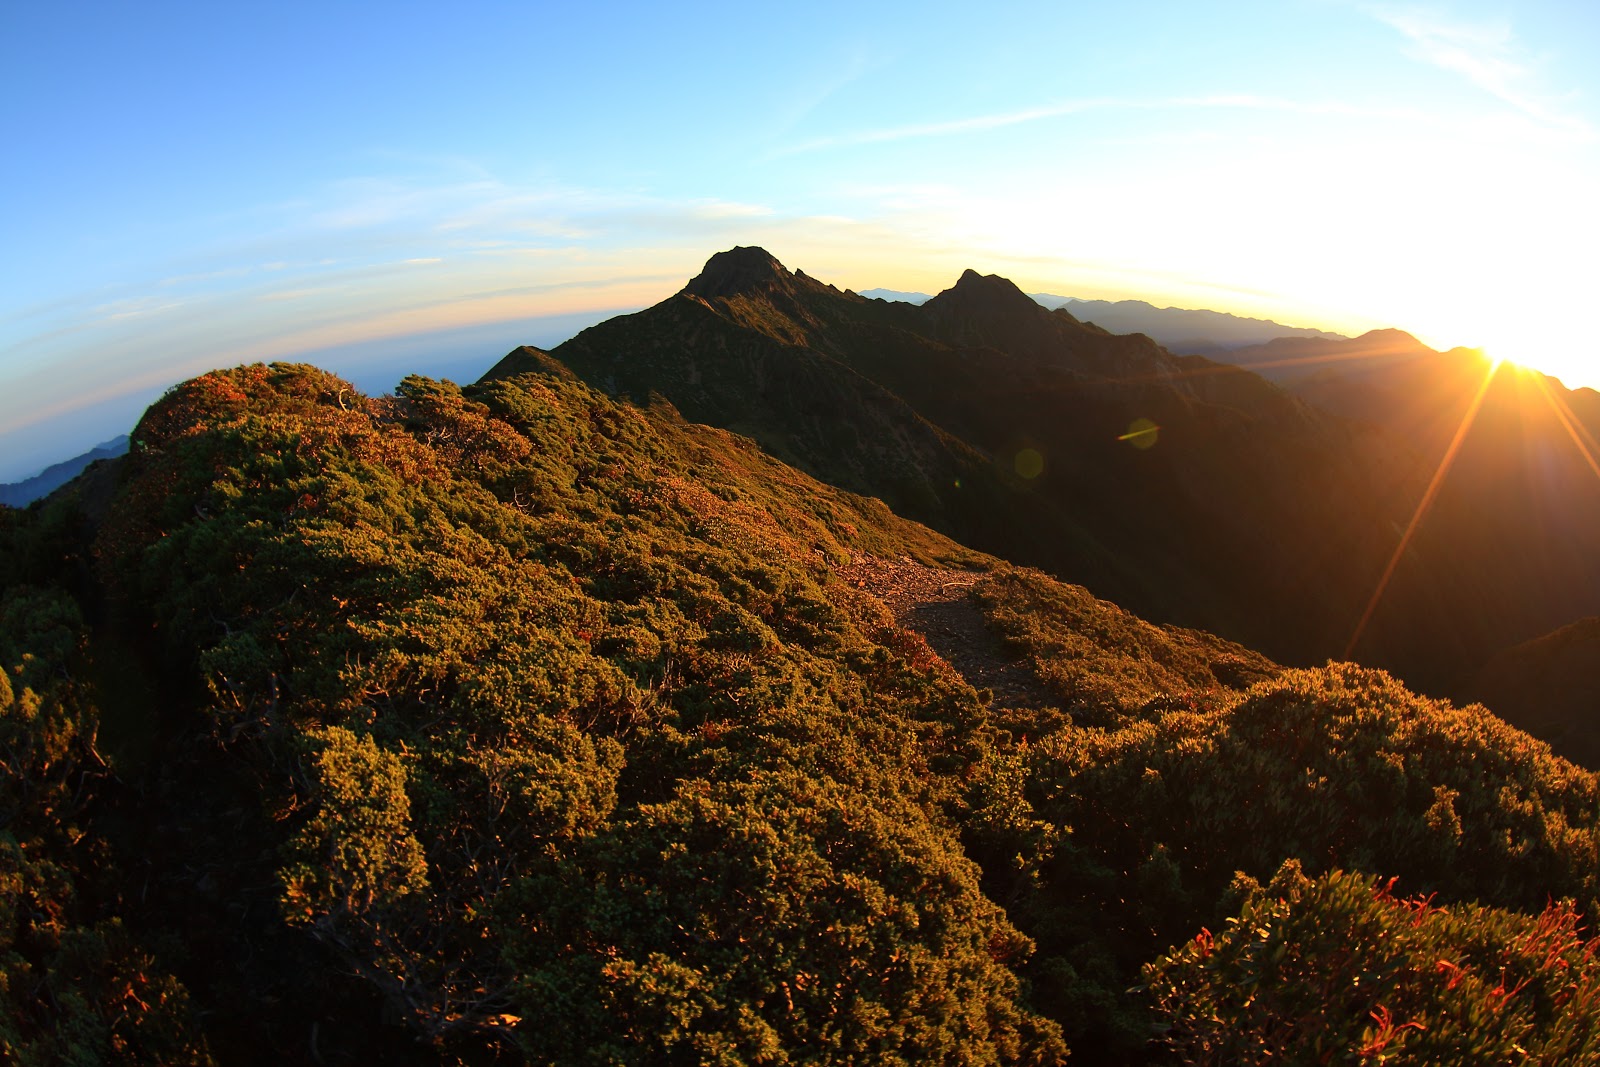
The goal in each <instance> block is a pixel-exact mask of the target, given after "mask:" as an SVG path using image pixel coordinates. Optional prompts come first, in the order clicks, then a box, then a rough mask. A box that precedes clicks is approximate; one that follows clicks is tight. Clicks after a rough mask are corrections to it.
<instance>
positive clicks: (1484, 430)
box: [485, 248, 1600, 692]
mask: <svg viewBox="0 0 1600 1067" xmlns="http://www.w3.org/2000/svg"><path fill="white" fill-rule="evenodd" d="M1275 345H1276V346H1277V347H1276V348H1273V347H1272V346H1268V348H1269V349H1271V352H1272V353H1273V354H1274V358H1275V359H1282V360H1291V359H1292V360H1299V361H1301V362H1299V363H1297V364H1296V366H1297V367H1298V368H1299V370H1297V371H1296V373H1299V374H1306V373H1310V372H1309V371H1307V370H1306V369H1305V368H1306V367H1308V366H1309V367H1311V368H1319V367H1320V368H1324V369H1326V368H1328V367H1332V366H1335V365H1337V366H1338V367H1340V368H1343V370H1344V373H1345V374H1347V375H1348V374H1351V373H1355V372H1354V371H1351V370H1349V367H1350V366H1352V365H1353V366H1356V367H1358V368H1360V372H1361V373H1362V374H1365V375H1368V376H1369V377H1370V376H1373V375H1377V374H1379V372H1380V371H1384V369H1385V368H1387V371H1385V373H1387V374H1388V377H1381V378H1375V379H1374V380H1373V381H1370V382H1367V385H1366V386H1364V387H1363V388H1368V387H1370V388H1368V393H1371V395H1372V396H1377V397H1379V398H1380V401H1381V403H1380V401H1371V402H1363V403H1360V404H1358V403H1357V402H1356V401H1355V400H1350V401H1349V402H1348V403H1344V404H1333V403H1331V402H1329V401H1327V398H1326V396H1324V395H1323V394H1322V393H1318V392H1315V391H1312V392H1307V393H1306V394H1305V395H1304V396H1297V395H1295V394H1294V393H1293V392H1290V391H1286V390H1284V389H1281V388H1277V387H1274V386H1273V385H1271V384H1269V383H1268V382H1266V381H1263V380H1262V379H1261V378H1259V377H1257V376H1255V375H1253V374H1250V373H1246V372H1244V371H1242V370H1241V369H1239V368H1237V367H1234V366H1230V365H1227V364H1221V363H1216V362H1212V361H1210V360H1207V359H1203V358H1201V357H1194V356H1190V357H1176V356H1173V355H1171V354H1170V353H1168V352H1166V351H1165V350H1164V349H1162V348H1160V347H1159V346H1157V345H1155V344H1154V343H1153V342H1152V341H1150V340H1149V339H1148V338H1145V337H1140V336H1116V335H1112V334H1108V333H1107V332H1106V331H1104V330H1101V329H1099V328H1098V327H1094V326H1091V325H1087V324H1085V323H1082V322H1079V321H1078V320H1077V319H1075V318H1074V317H1073V316H1072V315H1071V314H1069V313H1068V312H1067V311H1064V310H1057V311H1048V310H1046V309H1044V308H1041V307H1040V306H1039V305H1038V304H1037V303H1035V302H1034V301H1033V300H1031V299H1030V298H1028V297H1027V296H1026V295H1025V294H1023V293H1022V292H1021V291H1019V290H1018V289H1017V288H1016V287H1015V286H1014V285H1012V284H1011V283H1010V282H1008V281H1006V280H1005V279H1002V278H997V277H994V276H989V277H984V276H981V275H979V274H977V273H976V272H972V271H968V272H967V273H966V274H964V275H963V276H962V277H961V278H960V279H959V280H958V281H957V282H956V284H955V285H954V286H953V287H951V288H950V289H949V290H946V291H945V292H943V293H941V294H939V295H938V296H935V297H933V298H931V299H929V300H928V301H927V302H925V303H924V304H922V305H920V306H918V305H912V304H907V303H897V302H886V301H879V300H868V299H865V298H862V297H859V296H857V295H855V294H853V293H848V292H840V291H839V290H837V289H834V288H833V287H831V286H828V285H825V284H823V283H821V282H819V281H817V280H815V279H812V278H810V277H808V276H806V275H805V274H804V273H802V272H790V271H788V270H787V269H786V268H784V267H783V266H782V265H781V264H779V263H778V262H777V261H776V260H775V259H773V258H772V257H771V256H770V255H768V254H767V253H766V252H764V251H763V250H761V249H758V248H737V249H733V250H731V251H728V252H724V253H719V254H718V255H716V256H714V257H712V259H711V260H710V261H708V263H707V264H706V267H705V269H704V270H703V271H702V273H701V274H700V275H699V276H698V277H696V278H695V279H693V280H691V281H690V283H689V284H688V285H687V286H686V287H685V288H684V290H683V291H682V292H680V293H679V294H677V295H676V296H674V297H672V298H670V299H668V300H666V301H663V302H662V303H661V304H658V305H656V306H655V307H653V308H649V309H647V310H645V311H642V312H639V313H637V314H634V315H629V316H623V317H619V318H616V319H612V320H609V321H608V322H605V323H602V324H600V325H598V326H596V327H593V328H591V329H589V330H586V331H584V332H583V333H581V334H579V335H578V336H577V337H575V338H573V339H572V340H570V341H568V342H566V343H564V344H562V345H561V346H559V347H558V348H557V349H556V350H554V351H553V352H552V353H550V354H549V355H548V357H545V358H548V359H553V360H555V361H556V362H557V363H558V364H560V365H562V366H565V367H569V368H570V369H572V370H573V371H575V372H576V373H577V374H578V375H579V376H580V377H582V378H583V379H584V380H585V381H588V382H589V383H591V384H593V385H597V386H599V387H601V388H604V389H606V390H607V391H608V392H609V393H611V394H613V395H618V396H631V397H634V398H636V399H641V400H643V399H646V398H648V397H650V396H653V395H654V396H661V397H664V398H665V399H667V400H668V401H670V402H671V403H673V404H674V405H676V406H677V407H678V408H679V409H680V410H682V411H683V412H684V413H685V415H686V416H687V417H689V418H691V419H694V420H697V421H704V422H707V423H710V424H713V425H718V426H723V427H727V428H730V429H734V430H736V431H737V432H740V433H746V434H748V435H750V436H751V437H753V438H755V439H756V440H757V441H759V442H760V443H761V445H762V447H763V448H765V449H767V450H768V451H769V452H771V453H772V454H773V455H776V456H779V457H781V458H783V459H785V460H786V461H789V462H792V463H795V464H797V465H799V466H801V467H802V468H804V469H806V470H807V471H808V472H810V473H811V474H813V475H815V476H817V477H819V478H821V479H822V480H824V481H827V482H830V483H832V484H835V485H840V486H843V487H846V488H849V489H851V490H853V491H856V492H864V493H870V494H873V495H876V496H879V497H881V498H882V499H883V500H884V501H885V502H887V503H888V504H889V505H890V507H892V508H894V509H895V510H897V511H899V512H901V513H904V514H906V515H908V516H910V517H913V518H916V519H918V520H919V521H923V522H926V523H928V524H930V525H932V526H934V527H935V528H937V529H939V530H941V531H942V532H944V533H946V534H948V535H950V536H952V537H954V538H955V539H957V540H959V541H962V542H963V543H967V544H971V545H973V546H974V547H977V548H980V549H983V550H984V551H988V552H991V553H994V554H996V555H1000V556H1003V557H1005V558H1007V559H1010V560H1014V561H1017V562H1022V563H1027V564H1031V565H1034V566H1038V567H1041V568H1043V569H1045V570H1047V571H1050V572H1051V573H1053V574H1055V575H1057V576H1058V577H1061V578H1063V579H1066V580H1069V581H1074V582H1079V583H1082V584H1084V585H1086V586H1088V587H1089V588H1091V589H1093V590H1094V591H1095V593H1096V594H1097V595H1099V596H1102V597H1105V598H1108V599H1111V600H1114V601H1116V602H1118V603H1121V604H1123V605H1125V606H1127V607H1129V608H1131V609H1133V610H1136V611H1139V612H1140V613H1142V614H1144V615H1147V616H1149V617H1152V618H1155V619H1159V620H1162V621H1168V622H1173V623H1177V624H1180V625H1187V626H1198V627H1202V628H1206V629H1209V630H1212V631H1215V632H1218V633H1221V634H1224V635H1227V636H1228V637H1230V638H1232V639H1235V640H1239V641H1242V642H1244V643H1246V644H1249V645H1251V646H1253V647H1257V648H1261V649H1262V650H1264V651H1265V652H1267V653H1268V654H1270V655H1272V656H1274V657H1275V658H1277V659H1279V660H1282V661H1285V662H1292V663H1301V664H1309V663H1316V662H1321V661H1323V660H1324V659H1326V658H1329V657H1339V656H1343V655H1345V654H1346V652H1347V650H1348V649H1350V646H1351V642H1352V639H1353V638H1359V640H1357V641H1356V643H1355V645H1354V649H1353V651H1354V652H1355V654H1356V655H1358V656H1359V657H1360V658H1361V659H1362V660H1363V661H1364V662H1370V663H1373V664H1376V665H1380V666H1384V667H1387V668H1390V669H1393V670H1395V671H1397V672H1398V673H1400V674H1401V675H1402V676H1403V677H1405V678H1407V679H1408V680H1410V681H1412V682H1413V684H1416V685H1418V686H1421V687H1423V688H1426V689H1427V690H1429V691H1432V692H1455V691H1456V689H1457V687H1458V686H1460V685H1461V684H1462V683H1464V681H1465V680H1466V678H1467V677H1468V676H1470V675H1471V674H1472V673H1473V672H1475V671H1476V670H1477V669H1478V667H1479V666H1480V665H1481V664H1482V663H1483V662H1484V661H1485V660H1486V659H1487V658H1488V657H1489V656H1490V655H1492V654H1493V653H1494V652H1496V651H1497V650H1499V649H1501V648H1503V647H1506V646H1508V645H1510V644H1514V643H1516V642H1518V641H1521V640H1525V639H1528V638H1530V637H1533V636H1535V635H1537V634H1539V633H1543V632H1546V631H1548V630H1550V629H1552V628H1554V627H1556V626H1558V625H1561V624H1563V623H1565V622H1568V621H1570V620H1571V619H1573V618H1577V617H1581V616H1583V615H1586V614H1593V613H1594V612H1596V611H1600V557H1596V556H1595V554H1594V553H1592V552H1590V551H1588V547H1589V545H1590V543H1591V538H1590V537H1589V531H1591V530H1593V529H1595V528H1597V527H1600V478H1596V477H1595V476H1594V472H1592V471H1591V470H1589V469H1588V467H1587V466H1586V465H1585V463H1584V461H1583V459H1582V457H1581V453H1579V452H1578V451H1577V450H1576V449H1574V448H1573V446H1572V442H1571V440H1570V439H1569V435H1568V434H1567V433H1566V432H1565V431H1564V430H1563V429H1562V424H1561V423H1560V421H1559V420H1558V419H1557V418H1556V417H1555V416H1554V415H1553V414H1552V412H1553V408H1552V406H1551V402H1550V401H1549V400H1548V399H1547V398H1546V397H1545V394H1544V392H1542V391H1541V389H1540V388H1539V384H1538V383H1537V382H1535V381H1534V380H1533V379H1532V378H1530V377H1528V376H1526V375H1524V374H1522V373H1521V372H1516V371H1514V370H1513V369H1512V368H1509V367H1507V368H1502V369H1501V371H1500V373H1499V374H1498V375H1497V377H1496V379H1495V382H1494V386H1493V388H1492V389H1491V390H1490V391H1489V393H1488V395H1487V397H1486V400H1485V402H1484V403H1483V405H1482V409H1481V412H1480V418H1479V420H1478V422H1477V428H1476V429H1475V431H1474V433H1473V434H1471V435H1469V436H1468V437H1467V439H1466V440H1465V442H1464V445H1463V447H1462V448H1461V449H1460V450H1459V454H1458V455H1457V456H1456V462H1455V465H1454V467H1453V468H1452V470H1453V474H1452V477H1451V478H1449V479H1447V480H1445V481H1444V482H1443V483H1442V486H1441V491H1440V492H1437V493H1436V494H1435V495H1434V499H1433V505H1432V510H1431V512H1430V513H1429V515H1426V516H1424V518H1425V519H1426V521H1422V522H1418V523H1417V524H1416V525H1417V529H1416V530H1415V531H1414V533H1413V536H1411V537H1410V538H1409V539H1405V540H1406V544H1405V549H1406V550H1405V551H1404V552H1403V553H1400V554H1399V555H1398V557H1397V556H1396V553H1397V551H1398V549H1399V547H1400V543H1401V541H1402V539H1403V534H1404V533H1405V531H1406V530H1407V529H1408V528H1409V527H1410V526H1412V525H1413V517H1414V515H1415V513H1416V511H1417V508H1418V505H1419V503H1420V502H1421V501H1422V500H1423V499H1424V498H1425V497H1427V496H1428V487H1429V485H1430V483H1431V482H1432V481H1433V480H1434V477H1435V473H1436V471H1437V470H1438V468H1439V466H1440V463H1441V459H1442V458H1443V456H1444V455H1445V454H1446V452H1447V451H1448V450H1449V447H1450V444H1451V440H1452V437H1453V436H1454V434H1455V431H1456V429H1457V428H1458V427H1459V426H1460V425H1461V423H1462V420H1463V417H1464V415H1465V414H1466V412H1467V411H1468V410H1470V409H1471V408H1472V406H1473V401H1474V397H1475V395H1476V392H1477V387H1478V386H1479V385H1480V384H1482V381H1483V374H1482V371H1483V370H1484V367H1483V365H1482V364H1481V363H1477V362H1474V361H1468V360H1465V357H1462V356H1460V354H1457V353H1445V354H1440V353H1432V352H1431V350H1427V349H1425V348H1423V347H1422V346H1420V345H1419V344H1417V342H1416V341H1415V340H1414V339H1412V338H1410V337H1409V336H1408V335H1403V334H1399V333H1398V332H1397V331H1389V332H1387V333H1379V334H1369V335H1367V336H1366V337H1365V338H1359V339H1354V340H1348V341H1345V340H1338V341H1330V340H1326V339H1315V338H1298V339H1285V340H1283V341H1280V342H1275ZM1305 346H1312V347H1313V348H1315V349H1316V353H1323V354H1324V355H1325V354H1326V353H1330V352H1331V353H1335V355H1331V356H1327V360H1328V362H1319V361H1321V360H1323V358H1324V355H1318V354H1316V353H1311V354H1310V355H1309V356H1308V355H1307V353H1309V352H1310V351H1311V350H1310V349H1307V352H1301V351H1300V348H1302V347H1305ZM1317 346H1321V347H1317ZM1280 349H1281V351H1280ZM1291 349H1292V351H1291ZM1380 350H1381V351H1380ZM1243 351H1244V352H1245V353H1246V354H1247V355H1248V354H1249V353H1250V352H1251V351H1252V350H1248V349H1247V350H1243ZM1262 351H1266V350H1262ZM1352 353H1355V355H1354V356H1352ZM1374 353H1378V354H1377V355H1374ZM1236 357H1237V358H1244V357H1240V356H1238V354H1237V353H1234V354H1230V357H1229V358H1230V359H1231V358H1236ZM1380 357H1381V358H1380ZM1252 358H1254V357H1252ZM1307 358H1309V359H1310V360H1311V362H1310V363H1309V364H1308V363H1305V362H1304V360H1305V359H1307ZM1352 360H1353V361H1354V362H1353V364H1352ZM1269 362H1270V361H1269ZM534 365H535V364H534V363H532V362H529V358H528V357H527V356H526V354H518V353H513V354H512V355H511V356H509V357H507V359H505V360H504V361H502V362H501V363H500V364H499V365H498V366H497V367H495V368H494V369H492V370H491V371H490V372H489V374H488V375H487V376H486V379H485V380H492V379H494V378H495V377H498V376H502V375H505V374H510V373H515V372H516V371H518V370H521V369H526V368H529V367H532V366H534ZM1285 367H1287V363H1286V364H1285ZM1285 373H1287V371H1285ZM1397 375H1404V377H1397ZM1340 380H1341V381H1343V380H1345V379H1344V378H1341V379H1340ZM1363 380H1365V379H1363ZM1380 386H1381V388H1380ZM1374 390H1375V392H1374ZM1368 393H1362V394H1360V395H1361V396H1367V395H1368ZM1551 396H1553V397H1555V398H1556V399H1557V400H1560V401H1561V402H1564V403H1570V404H1571V405H1573V408H1572V410H1573V411H1574V412H1575V416H1574V418H1575V420H1576V422H1575V424H1577V425H1582V424H1586V420H1589V419H1591V417H1593V416H1594V415H1596V414H1597V413H1595V412H1591V411H1589V409H1588V408H1586V407H1585V406H1584V402H1583V401H1584V398H1583V396H1581V395H1579V394H1564V393H1552V394H1551ZM1383 398H1387V399H1383ZM1325 404H1326V406H1327V408H1328V409H1327V410H1325V409H1324V406H1322V405H1325ZM1375 404H1376V405H1377V406H1374V405H1375ZM1594 428H1595V429H1600V424H1596V426H1595V427H1594ZM1391 561H1392V562H1391ZM1391 571H1392V573H1391ZM1386 575H1388V579H1387V581H1385V576H1386ZM1380 586H1381V587H1382V588H1383V595H1382V596H1381V597H1379V598H1378V599H1377V600H1376V602H1375V603H1374V604H1373V605H1372V606H1373V609H1374V610H1373V611H1372V612H1371V613H1370V617H1369V613H1368V606H1369V602H1372V601H1373V598H1374V594H1375V593H1376V592H1377V590H1378V589H1379V588H1380ZM1364 619H1365V620H1366V621H1365V622H1364V623H1363V620H1364Z"/></svg>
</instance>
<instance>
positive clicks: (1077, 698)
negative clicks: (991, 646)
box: [974, 567, 1278, 726]
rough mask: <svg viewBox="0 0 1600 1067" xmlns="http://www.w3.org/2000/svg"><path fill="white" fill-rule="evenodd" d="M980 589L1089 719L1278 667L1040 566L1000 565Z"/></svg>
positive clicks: (1104, 720)
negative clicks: (1157, 621) (1145, 615)
mask: <svg viewBox="0 0 1600 1067" xmlns="http://www.w3.org/2000/svg"><path fill="white" fill-rule="evenodd" d="M974 595H976V596H977V598H978V601H979V603H980V604H982V605H983V611H984V616H985V618H986V619H987V621H988V622H989V625H990V626H992V627H993V628H994V629H995V630H996V631H997V632H998V633H1000V634H1001V635H1002V637H1003V638H1004V640H1005V641H1006V643H1007V645H1008V646H1009V647H1010V648H1011V650H1012V651H1013V652H1014V653H1015V654H1017V655H1019V656H1022V657H1024V658H1025V659H1026V660H1027V662H1028V664H1029V666H1031V667H1032V669H1033V672H1034V674H1035V675H1036V676H1037V677H1038V678H1039V680H1040V681H1041V682H1042V683H1043V684H1044V685H1045V687H1046V688H1047V689H1049V690H1050V692H1051V693H1052V694H1053V695H1054V696H1055V697H1056V698H1057V699H1058V700H1060V701H1061V704H1062V707H1063V708H1064V709H1065V710H1068V711H1070V712H1072V713H1073V714H1074V716H1075V717H1076V718H1077V720H1078V721H1079V722H1080V723H1084V724H1090V725H1101V726H1107V725H1112V724H1114V723H1117V722H1120V721H1121V720H1122V719H1123V718H1124V717H1126V716H1129V715H1133V714H1136V713H1137V712H1138V711H1139V710H1140V709H1141V708H1144V707H1145V706H1146V705H1148V704H1150V702H1151V701H1154V700H1157V699H1164V700H1169V701H1170V700H1171V699H1172V698H1174V697H1178V698H1182V697H1193V696H1203V695H1205V694H1207V693H1209V692H1212V691H1214V690H1217V689H1220V688H1223V687H1227V686H1232V687H1236V688H1237V687H1243V686H1246V685H1249V684H1250V683H1251V682H1254V681H1256V680H1258V679H1261V678H1268V677H1271V676H1272V675H1273V674H1275V673H1276V672H1277V669H1278V668H1277V666H1276V665H1275V664H1273V663H1272V662H1271V661H1270V660H1268V659H1266V658H1265V657H1264V656H1261V655H1258V654H1257V653H1255V652H1252V651H1250V650H1249V649H1247V648H1244V647H1242V646H1240V645H1236V644H1234V643H1232V642H1231V641H1224V640H1222V639H1221V638H1218V637H1213V636H1212V635H1211V634H1208V633H1204V632H1202V631H1200V630H1185V629H1181V628H1179V627H1176V626H1156V625H1153V624H1151V623H1148V622H1145V621H1144V620H1143V619H1141V618H1139V617H1138V616H1136V615H1132V614H1130V613H1129V612H1126V611H1124V610H1122V609H1121V608H1119V607H1117V606H1116V605H1115V604H1110V603H1107V602H1106V601H1103V600H1098V599H1096V598H1095V597H1094V596H1093V595H1091V594H1090V593H1089V591H1088V590H1086V589H1084V588H1083V587H1081V586H1075V585H1066V584H1063V583H1061V582H1058V581H1055V580H1053V579H1051V578H1050V577H1048V576H1047V575H1044V574H1041V573H1040V572H1038V571H1032V570H1022V569H1018V568H1013V567H1006V568H1001V569H1000V570H997V571H995V572H994V573H993V574H991V575H989V576H988V577H987V578H985V579H984V580H983V581H982V582H981V583H979V585H978V586H977V588H976V589H975V590H974Z"/></svg>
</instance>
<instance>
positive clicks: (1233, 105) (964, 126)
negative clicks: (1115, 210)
mask: <svg viewBox="0 0 1600 1067" xmlns="http://www.w3.org/2000/svg"><path fill="white" fill-rule="evenodd" d="M1112 110H1120V111H1176V110H1214V111H1266V112H1277V113H1286V114H1295V115H1324V116H1336V117H1345V118H1359V119H1386V120H1394V121H1421V120H1423V119H1425V117H1426V116H1424V115H1423V113H1422V112H1420V111H1417V110H1416V109H1413V108H1399V107H1372V106H1368V105H1361V104H1350V103H1346V102H1344V101H1339V100H1291V99H1286V98H1282V97H1271V96H1258V95H1254V94H1248V93H1232V94H1218V95H1211V96H1178V97H1158V98H1151V99H1137V98H1117V97H1093V98H1085V99H1079V100H1062V101H1057V102H1056V103H1052V104H1043V105H1040V106H1038V107H1028V108H1018V109H1016V110H1012V111H1001V112H996V113H993V114H988V115H972V116H969V117H967V118H960V119H949V120H945V121H940V122H922V123H911V124H908V125H904V126H890V127H886V128H883V129H876V130H861V131H858V132H856V133H847V134H841V135H839V136H835V137H818V138H814V139H812V140H809V141H802V142H800V143H798V144H793V145H788V146H786V147H783V148H779V149H776V150H774V151H773V152H772V153H770V156H769V158H778V157H782V156H793V155H801V154H804V153H807V152H817V151H821V150H824V149H829V148H847V147H852V146H855V145H867V144H884V143H888V142H892V141H906V140H912V139H916V138H925V137H951V136H958V135H961V134H968V133H981V132H984V131H987V130H996V129H1002V128H1004V127H1007V126H1019V125H1022V124H1024V123H1030V122H1042V121H1045V120H1047V119H1055V118H1062V117H1064V116H1067V115H1082V114H1088V113H1090V112H1094V111H1112Z"/></svg>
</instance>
